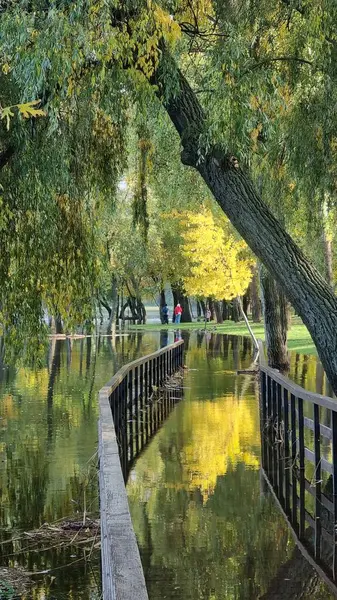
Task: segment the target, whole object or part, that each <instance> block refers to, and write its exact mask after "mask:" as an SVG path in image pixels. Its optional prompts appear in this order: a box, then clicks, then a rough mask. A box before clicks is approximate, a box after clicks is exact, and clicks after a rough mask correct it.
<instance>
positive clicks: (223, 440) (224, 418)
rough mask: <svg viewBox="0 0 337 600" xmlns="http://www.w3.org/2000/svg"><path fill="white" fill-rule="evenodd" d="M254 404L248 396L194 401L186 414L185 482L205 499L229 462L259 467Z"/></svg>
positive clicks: (257, 432)
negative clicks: (212, 400) (189, 430)
mask: <svg viewBox="0 0 337 600" xmlns="http://www.w3.org/2000/svg"><path fill="white" fill-rule="evenodd" d="M251 404H252V402H251V399H249V398H244V399H241V400H240V399H238V398H235V397H234V396H229V397H228V396H227V397H225V398H222V399H218V400H217V402H216V403H213V402H191V403H190V405H189V410H188V411H186V412H185V414H184V418H185V419H188V421H189V422H190V423H191V424H192V427H191V435H190V436H189V439H188V443H187V444H186V445H185V446H184V447H183V449H182V468H183V481H184V482H185V483H186V485H187V486H188V489H189V490H191V491H192V490H194V489H196V488H198V489H200V491H201V493H202V496H203V498H204V500H207V498H208V496H209V495H210V494H212V493H213V491H214V488H215V485H216V480H217V477H218V476H219V475H224V474H225V473H226V472H227V469H228V467H229V466H230V465H233V466H234V467H235V466H236V465H237V464H238V463H239V462H243V463H244V464H245V465H246V466H247V467H249V468H253V469H258V468H259V458H258V450H257V449H258V447H259V427H258V423H257V415H256V410H254V411H252V410H251ZM254 449H256V452H254Z"/></svg>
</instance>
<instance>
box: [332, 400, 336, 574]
mask: <svg viewBox="0 0 337 600" xmlns="http://www.w3.org/2000/svg"><path fill="white" fill-rule="evenodd" d="M331 412H332V415H331V418H332V484H333V556H332V576H333V579H334V581H336V580H337V554H336V553H337V412H335V411H334V410H332V411H331Z"/></svg>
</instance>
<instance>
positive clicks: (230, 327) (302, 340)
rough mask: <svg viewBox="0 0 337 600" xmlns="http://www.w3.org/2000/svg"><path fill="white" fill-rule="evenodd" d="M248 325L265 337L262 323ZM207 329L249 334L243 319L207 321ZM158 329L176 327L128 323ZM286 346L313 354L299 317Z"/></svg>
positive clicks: (198, 325)
mask: <svg viewBox="0 0 337 600" xmlns="http://www.w3.org/2000/svg"><path fill="white" fill-rule="evenodd" d="M250 326H251V328H252V330H253V331H254V334H255V336H256V337H257V338H260V339H261V340H264V339H265V332H264V326H263V324H262V323H253V322H252V321H250ZM204 327H205V324H204V322H203V321H199V322H194V323H180V324H179V329H189V330H196V329H204ZM206 327H207V330H208V331H216V332H217V333H226V334H227V335H240V336H247V337H250V336H249V332H248V330H247V327H246V325H245V323H244V322H243V321H240V322H239V323H234V322H233V321H225V322H224V323H222V324H221V325H219V324H217V323H213V322H211V323H207V326H206ZM160 329H172V330H173V329H177V326H176V325H175V324H174V323H170V324H169V325H161V324H160V323H153V324H149V325H130V330H145V331H159V330H160ZM288 348H289V350H292V351H293V352H299V353H300V354H315V355H317V350H316V348H315V345H314V343H313V341H312V339H311V337H310V334H309V332H308V330H307V328H306V326H305V325H303V323H302V321H301V320H300V318H299V317H292V324H291V327H290V329H289V332H288Z"/></svg>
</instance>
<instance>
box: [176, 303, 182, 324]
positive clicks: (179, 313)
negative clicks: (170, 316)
mask: <svg viewBox="0 0 337 600" xmlns="http://www.w3.org/2000/svg"><path fill="white" fill-rule="evenodd" d="M182 312H183V309H182V308H181V306H180V304H179V302H178V304H177V306H176V307H175V309H174V322H175V323H180V319H181V313H182Z"/></svg>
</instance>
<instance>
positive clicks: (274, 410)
mask: <svg viewBox="0 0 337 600" xmlns="http://www.w3.org/2000/svg"><path fill="white" fill-rule="evenodd" d="M277 425H278V419H277V402H276V381H274V380H272V434H271V440H272V464H273V467H272V470H273V486H274V489H275V491H276V494H277V493H278V480H277V479H278V478H277V472H278V465H277V445H278V440H277V431H278V429H277Z"/></svg>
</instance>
